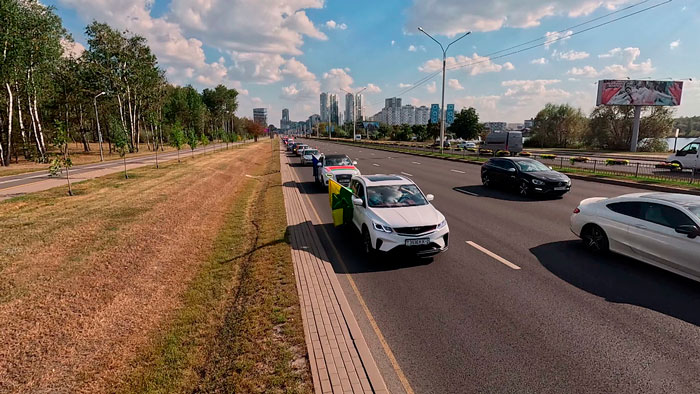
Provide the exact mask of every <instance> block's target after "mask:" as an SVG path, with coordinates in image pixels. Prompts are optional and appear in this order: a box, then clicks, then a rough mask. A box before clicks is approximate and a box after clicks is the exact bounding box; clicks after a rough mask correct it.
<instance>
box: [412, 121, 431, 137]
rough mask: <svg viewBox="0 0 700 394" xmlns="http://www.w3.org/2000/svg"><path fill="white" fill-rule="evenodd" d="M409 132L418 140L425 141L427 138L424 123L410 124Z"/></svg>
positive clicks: (426, 129)
mask: <svg viewBox="0 0 700 394" xmlns="http://www.w3.org/2000/svg"><path fill="white" fill-rule="evenodd" d="M411 133H413V135H414V136H415V137H416V140H418V141H425V140H426V139H428V127H427V126H426V125H424V124H416V125H413V126H411Z"/></svg>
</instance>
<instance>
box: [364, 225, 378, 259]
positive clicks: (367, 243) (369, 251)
mask: <svg viewBox="0 0 700 394" xmlns="http://www.w3.org/2000/svg"><path fill="white" fill-rule="evenodd" d="M362 246H364V248H365V254H366V255H367V256H369V257H373V256H374V253H375V251H374V247H373V246H372V237H371V236H370V235H369V230H367V227H365V226H363V227H362Z"/></svg>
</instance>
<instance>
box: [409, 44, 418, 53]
mask: <svg viewBox="0 0 700 394" xmlns="http://www.w3.org/2000/svg"><path fill="white" fill-rule="evenodd" d="M417 50H418V48H416V46H415V45H410V46H409V47H408V51H409V52H415V51H417Z"/></svg>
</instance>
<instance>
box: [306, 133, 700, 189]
mask: <svg viewBox="0 0 700 394" xmlns="http://www.w3.org/2000/svg"><path fill="white" fill-rule="evenodd" d="M312 139H314V140H318V141H328V142H333V143H336V144H341V145H350V146H357V147H365V148H367V149H374V150H381V151H384V152H394V153H402V154H406V155H411V156H420V157H430V158H433V159H439V160H447V161H453V162H457V163H467V164H475V165H482V164H484V163H482V162H479V161H474V160H463V159H458V158H454V157H439V156H433V155H425V154H421V153H417V152H416V153H414V152H397V151H395V150H392V149H382V148H381V147H374V146H369V145H364V144H354V143H352V142H344V141H333V140H326V139H322V138H312ZM565 174H566V175H567V176H568V177H569V178H572V179H578V180H583V181H588V182H597V183H605V184H608V185H616V186H626V187H634V188H637V189H644V190H650V191H656V192H664V193H683V194H692V195H695V196H700V190H693V189H684V188H680V187H673V186H664V185H656V184H650V183H642V182H635V181H625V180H621V179H614V178H604V177H598V176H595V175H580V174H572V173H566V172H565Z"/></svg>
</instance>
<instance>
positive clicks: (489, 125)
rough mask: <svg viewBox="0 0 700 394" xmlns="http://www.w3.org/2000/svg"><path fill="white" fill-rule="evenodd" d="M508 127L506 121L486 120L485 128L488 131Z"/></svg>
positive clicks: (501, 129)
mask: <svg viewBox="0 0 700 394" xmlns="http://www.w3.org/2000/svg"><path fill="white" fill-rule="evenodd" d="M507 127H508V124H507V123H506V122H485V123H484V128H485V129H486V130H488V131H503V130H505V129H506V128H507Z"/></svg>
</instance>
